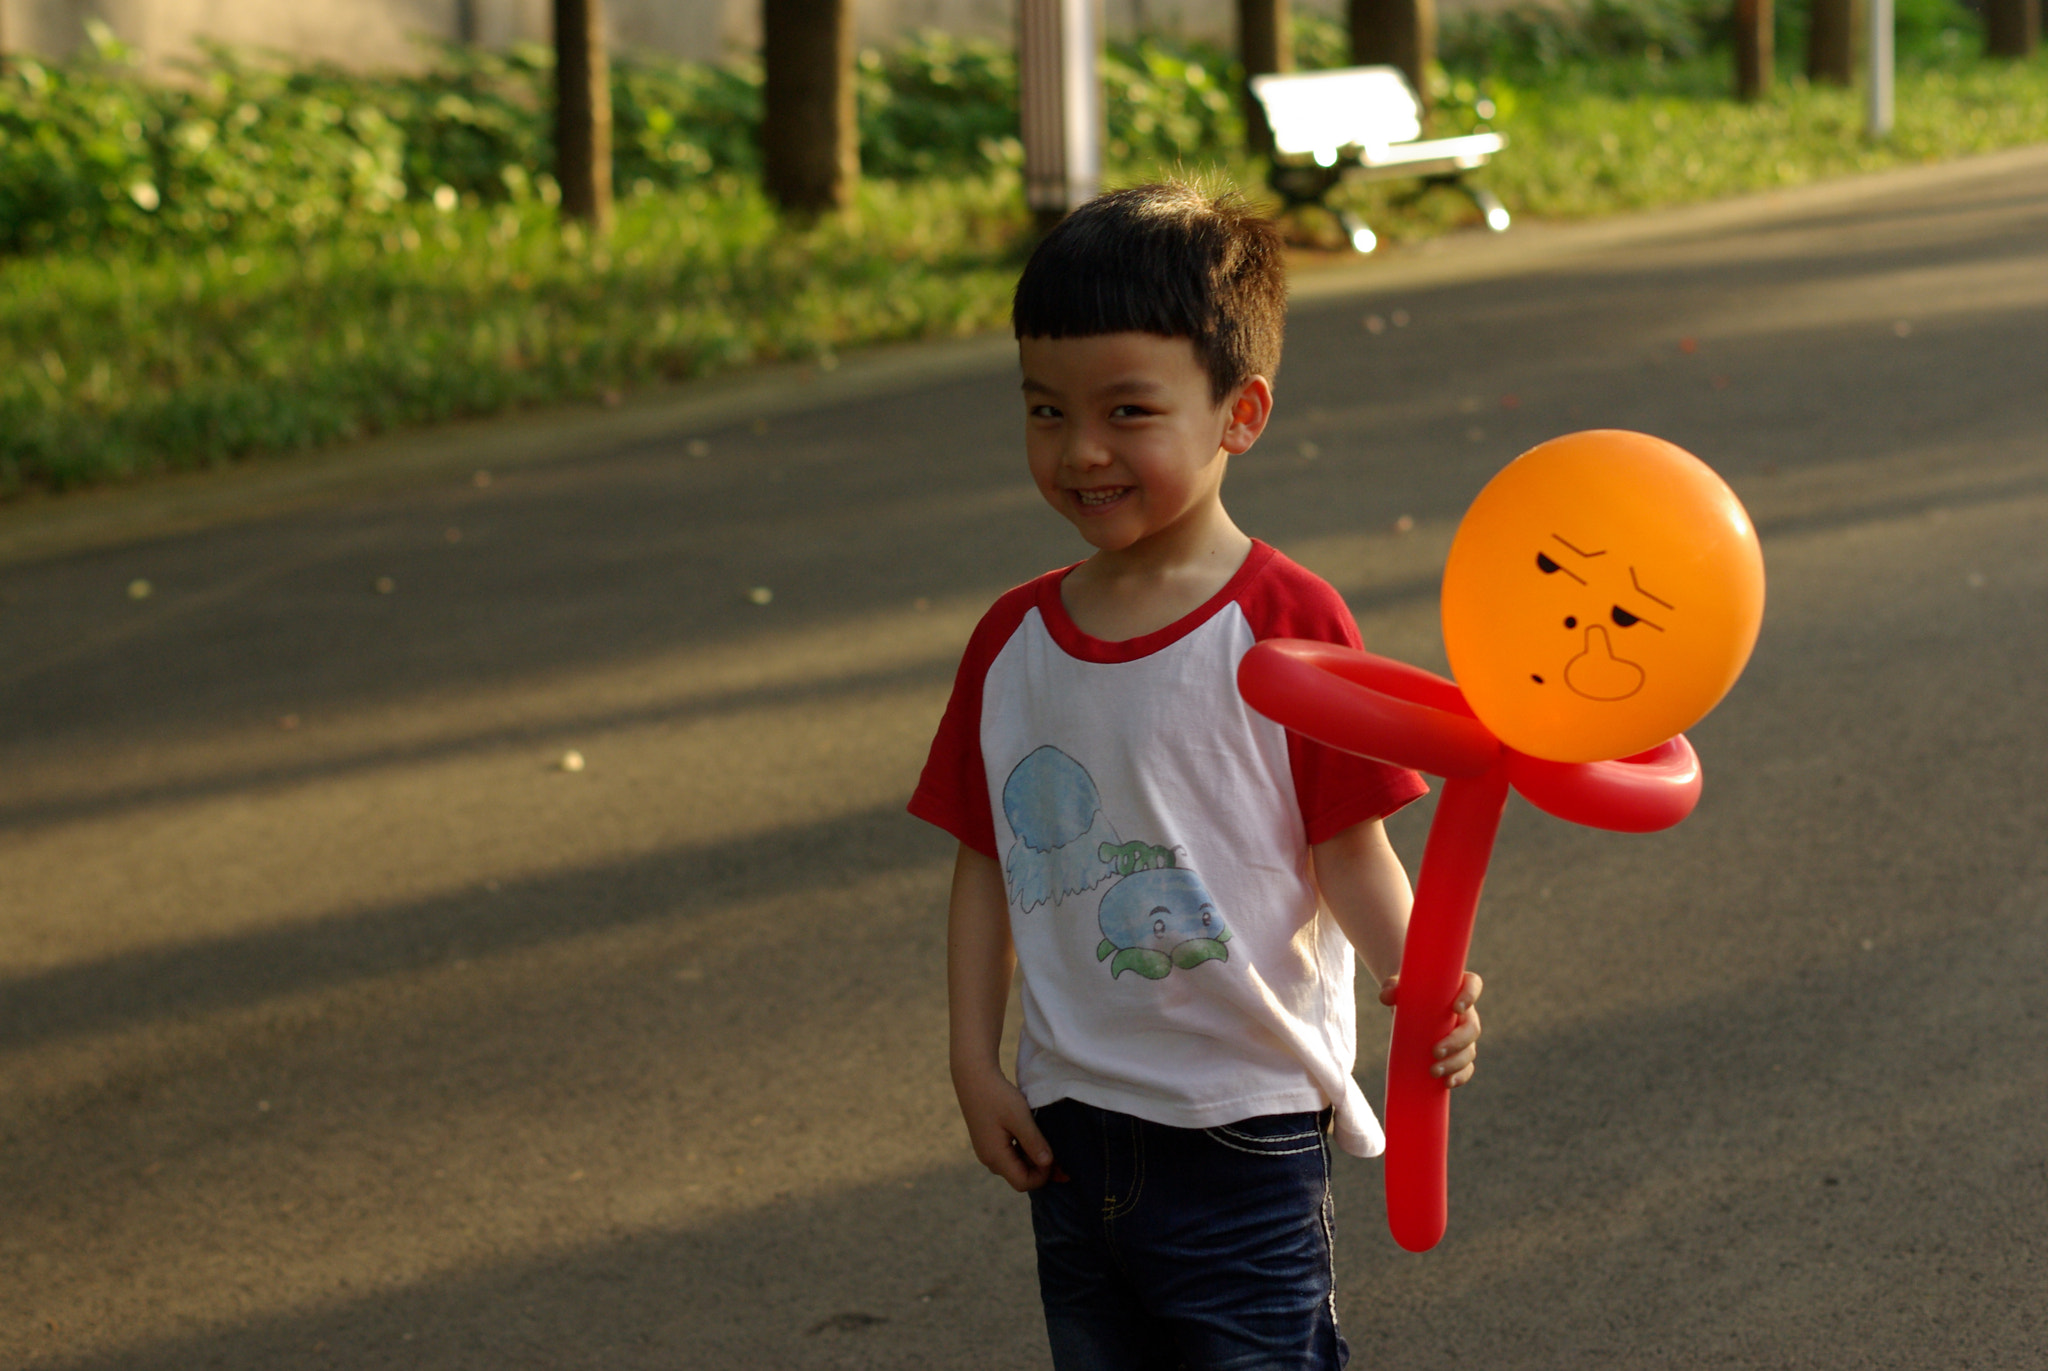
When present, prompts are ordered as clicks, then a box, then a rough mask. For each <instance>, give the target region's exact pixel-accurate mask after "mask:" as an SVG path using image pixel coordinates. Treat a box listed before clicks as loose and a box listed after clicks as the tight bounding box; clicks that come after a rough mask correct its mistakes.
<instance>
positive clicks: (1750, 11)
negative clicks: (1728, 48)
mask: <svg viewBox="0 0 2048 1371" xmlns="http://www.w3.org/2000/svg"><path fill="white" fill-rule="evenodd" d="M1773 60H1774V58H1773V54H1772V52H1771V0H1735V98H1736V99H1738V100H1761V99H1763V98H1764V97H1765V96H1767V95H1769V94H1770V93H1771V67H1772V63H1773Z"/></svg>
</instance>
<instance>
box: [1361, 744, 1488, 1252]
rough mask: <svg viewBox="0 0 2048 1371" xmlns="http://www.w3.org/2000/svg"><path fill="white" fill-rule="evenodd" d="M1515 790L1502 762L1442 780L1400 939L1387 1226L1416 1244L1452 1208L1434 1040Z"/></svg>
mask: <svg viewBox="0 0 2048 1371" xmlns="http://www.w3.org/2000/svg"><path fill="white" fill-rule="evenodd" d="M1507 798H1508V769H1507V767H1506V766H1505V765H1502V764H1496V765H1494V766H1492V767H1489V768H1488V769H1487V770H1486V771H1485V772H1483V773H1481V774H1480V775H1478V776H1469V777H1464V776H1452V777H1449V778H1447V779H1446V780H1445V781H1444V788H1443V794H1442V796H1441V797H1439V798H1438V800H1437V806H1436V817H1435V819H1433V820H1432V821H1431V822H1430V825H1429V843H1428V845H1427V846H1426V847H1424V848H1423V852H1422V875H1421V877H1420V878H1419V879H1418V880H1417V881H1416V889H1415V909H1414V912H1413V913H1412V914H1411V915H1410V916H1409V920H1408V941H1407V943H1406V945H1405V946H1404V947H1403V948H1402V949H1401V989H1400V993H1399V995H1398V996H1397V998H1396V1002H1395V1007H1394V1039H1393V1044H1392V1046H1391V1048H1390V1049H1389V1051H1388V1053H1387V1226H1388V1227H1389V1228H1391V1229H1393V1232H1394V1241H1396V1242H1398V1243H1400V1244H1401V1246H1403V1247H1405V1248H1407V1249H1408V1250H1409V1251H1410V1252H1427V1251H1428V1250H1429V1249H1430V1248H1432V1247H1435V1246H1436V1244H1437V1240H1438V1239H1440V1238H1442V1237H1443V1235H1444V1224H1445V1222H1446V1220H1447V1219H1448V1218H1449V1198H1448V1191H1447V1186H1448V1183H1449V1177H1448V1166H1447V1161H1446V1150H1447V1149H1448V1147H1449V1145H1450V1137H1451V1091H1450V1087H1449V1086H1447V1085H1445V1084H1444V1083H1443V1079H1442V1078H1441V1077H1438V1076H1432V1075H1430V1074H1429V1069H1430V1067H1432V1066H1434V1065H1435V1064H1436V1058H1435V1056H1434V1055H1433V1054H1434V1050H1435V1047H1436V1044H1437V1043H1438V1042H1440V1041H1441V1040H1442V1039H1443V1037H1444V1035H1445V1034H1447V1033H1449V1032H1450V1031H1451V1029H1452V1028H1453V1027H1455V1026H1456V1024H1457V1020H1458V1016H1457V1014H1456V1013H1455V1012H1454V1011H1453V1009H1452V1007H1451V1006H1452V1005H1453V1004H1455V1003H1456V1002H1457V998H1458V988H1459V987H1460V986H1461V985H1462V984H1463V983H1464V979H1465V954H1466V953H1467V952H1468V951H1470V950H1471V946H1472V915H1473V913H1474V911H1476V910H1477V909H1478V907H1479V888H1480V886H1481V885H1482V884H1484V883H1485V880H1486V863H1487V860H1488V859H1489V858H1490V857H1491V856H1492V855H1493V838H1494V834H1495V833H1496V832H1497V831H1498V830H1499V828H1500V815H1501V810H1502V809H1503V808H1504V807H1505V806H1506V804H1507Z"/></svg>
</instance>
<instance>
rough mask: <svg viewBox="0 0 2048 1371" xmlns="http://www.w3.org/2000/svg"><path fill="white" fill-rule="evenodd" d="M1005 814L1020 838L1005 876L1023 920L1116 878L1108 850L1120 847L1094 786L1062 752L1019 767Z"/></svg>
mask: <svg viewBox="0 0 2048 1371" xmlns="http://www.w3.org/2000/svg"><path fill="white" fill-rule="evenodd" d="M1003 814H1004V816H1005V817H1006V818H1008V819H1009V821H1010V828H1011V830H1012V831H1013V832H1014V833H1016V835H1017V841H1016V842H1014V843H1012V844H1011V845H1010V855H1009V859H1008V860H1007V861H1005V862H1004V863H1003V875H1004V877H1005V878H1006V880H1007V881H1008V882H1009V887H1010V899H1011V900H1012V901H1013V902H1015V904H1016V906H1017V909H1018V912H1020V913H1029V912H1030V911H1031V910H1033V909H1036V908H1037V907H1038V906H1039V905H1042V904H1045V903H1047V902H1048V901H1050V902H1051V903H1053V904H1058V903H1060V902H1061V901H1062V900H1064V899H1066V898H1067V896H1069V895H1078V894H1080V893H1081V892H1082V891H1084V890H1093V889H1094V888H1095V887H1096V886H1098V885H1101V884H1102V883H1103V882H1104V881H1106V880H1108V879H1109V878H1110V877H1111V876H1113V875H1115V874H1116V873H1115V870H1114V868H1112V867H1111V865H1110V864H1109V862H1108V861H1106V860H1104V858H1103V856H1102V850H1103V848H1104V846H1105V845H1107V846H1109V847H1117V846H1120V844H1119V842H1118V839H1117V836H1116V829H1114V828H1113V827H1111V826H1110V822H1109V816H1107V815H1106V814H1104V813H1103V812H1102V796H1101V794H1100V793H1098V792H1097V791H1096V789H1095V779H1094V778H1093V777H1092V776H1090V775H1089V774H1088V771H1087V768H1085V767H1083V766H1082V765H1081V764H1080V763H1079V762H1077V761H1075V760H1074V759H1073V758H1072V757H1069V756H1068V755H1067V754H1066V753H1064V752H1062V751H1060V750H1059V749H1058V748H1056V747H1050V746H1048V747H1041V748H1039V749H1038V750H1037V751H1036V752H1033V753H1032V754H1031V755H1030V756H1028V757H1026V758H1025V759H1024V760H1023V761H1021V762H1019V763H1017V765H1016V767H1015V769H1014V770H1012V771H1011V772H1010V777H1009V779H1008V780H1006V781H1004V782H1003Z"/></svg>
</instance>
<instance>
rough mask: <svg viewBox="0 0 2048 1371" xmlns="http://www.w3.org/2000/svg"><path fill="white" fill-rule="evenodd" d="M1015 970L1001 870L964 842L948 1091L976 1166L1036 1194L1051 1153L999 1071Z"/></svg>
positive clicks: (1048, 1174) (1046, 1176)
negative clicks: (956, 1105) (956, 1102)
mask: <svg viewBox="0 0 2048 1371" xmlns="http://www.w3.org/2000/svg"><path fill="white" fill-rule="evenodd" d="M1016 965H1017V953H1016V949H1015V948H1014V947H1012V946H1011V943H1010V903H1009V892H1008V891H1007V890H1006V889H1005V888H1004V886H1003V870H1002V867H1001V866H999V865H998V864H997V863H996V861H995V859H994V858H992V857H985V856H983V855H982V854H981V853H979V852H976V851H975V850H974V849H973V848H971V847H969V846H968V845H967V844H965V843H962V844H960V854H959V856H958V857H956V858H955V859H954V862H953V896H952V901H951V903H950V905H949V906H948V908H947V912H946V1009H947V1020H948V1024H949V1027H950V1032H951V1041H952V1050H951V1057H952V1066H953V1093H954V1094H955V1095H957V1096H959V1099H960V1117H961V1118H962V1119H964V1120H965V1121H966V1123H967V1137H968V1140H969V1141H970V1142H972V1143H973V1144H974V1155H975V1156H977V1157H979V1158H980V1159H981V1164H982V1165H983V1166H986V1167H987V1168H988V1169H989V1170H991V1171H993V1172H995V1173H996V1174H997V1175H998V1176H1001V1177H1002V1178H1003V1179H1004V1180H1006V1181H1008V1182H1009V1183H1010V1187H1011V1188H1012V1189H1014V1190H1036V1189H1037V1188H1038V1187H1040V1186H1042V1185H1044V1184H1045V1183H1046V1182H1047V1181H1049V1180H1051V1179H1052V1178H1053V1159H1052V1148H1051V1147H1049V1146H1047V1145H1046V1141H1045V1136H1044V1135H1043V1134H1042V1133H1040V1132H1039V1131H1038V1125H1037V1124H1036V1123H1034V1122H1033V1121H1032V1118H1031V1107H1030V1106H1029V1105H1028V1104H1026V1103H1025V1102H1024V1092H1023V1091H1021V1090H1019V1089H1018V1088H1017V1087H1016V1086H1014V1085H1012V1084H1010V1078H1009V1077H1008V1076H1005V1075H1004V1074H1003V1067H1002V1062H1001V1060H1000V1057H1001V1054H1002V1041H1003V1013H1004V1011H1005V1010H1006V1009H1007V1008H1008V1007H1009V1002H1010V973H1011V972H1012V971H1013V970H1014V969H1015V968H1016Z"/></svg>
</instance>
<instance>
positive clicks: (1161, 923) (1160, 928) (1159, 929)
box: [1152, 919, 1166, 933]
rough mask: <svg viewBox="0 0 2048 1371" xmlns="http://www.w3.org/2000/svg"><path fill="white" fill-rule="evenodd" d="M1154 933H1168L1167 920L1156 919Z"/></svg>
mask: <svg viewBox="0 0 2048 1371" xmlns="http://www.w3.org/2000/svg"><path fill="white" fill-rule="evenodd" d="M1152 931H1153V932H1154V933H1164V932H1165V931H1166V920H1164V919H1154V920H1153V921H1152Z"/></svg>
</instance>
